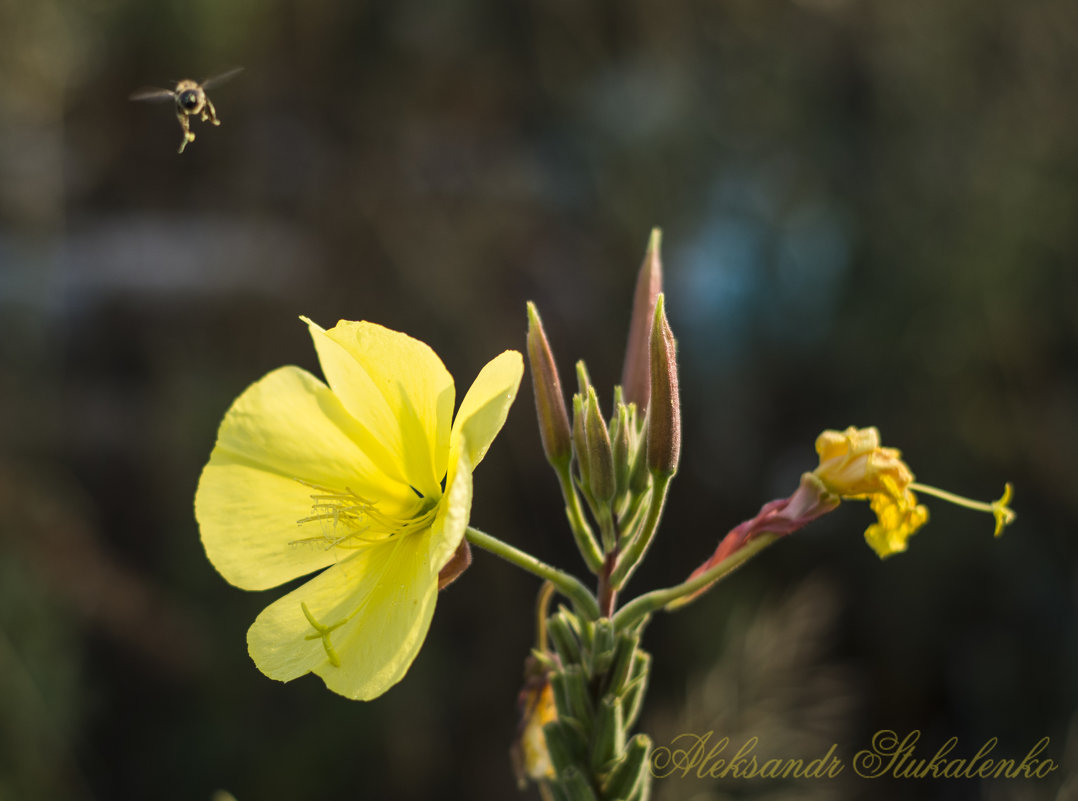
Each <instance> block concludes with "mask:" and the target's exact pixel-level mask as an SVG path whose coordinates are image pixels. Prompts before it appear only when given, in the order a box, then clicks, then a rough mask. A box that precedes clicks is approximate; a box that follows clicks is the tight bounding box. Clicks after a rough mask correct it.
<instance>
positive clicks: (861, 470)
mask: <svg viewBox="0 0 1078 801" xmlns="http://www.w3.org/2000/svg"><path fill="white" fill-rule="evenodd" d="M816 453H818V454H819V456H820V466H819V467H817V468H816V470H815V471H813V473H814V475H815V476H816V477H817V478H819V479H820V480H821V481H822V482H823V483H824V486H826V487H827V489H828V491H829V492H832V493H834V494H835V495H838V496H840V497H842V498H845V499H854V500H863V499H868V501H869V503H870V505H871V507H872V511H874V512H875V513H876V517H877V518H878V521H877V522H876V523H875V524H873V525H871V526H869V527H868V529H867V530H866V531H865V541H866V542H868V544H869V545H870V546H871V547H872V549H873V550H874V551H875V552H876V553H877V554H878V555H879V557H880V558H881V559H884V558H886V557H888V556H891V555H892V554H896V553H901V552H902V551H904V550H906V543H907V541H908V540H909V538H910V537H911V536H913V534H914V533H915V532H916V531H917V529H919V528H920V527H921V526H923V525H924V524H925V523H926V522H927V521H928V510H927V509H926V508H925V507H924V506H921V505H919V504H918V503H917V496H916V495H914V494H913V491H912V490H910V485H911V484H912V483H913V472H912V471H911V470H910V469H909V467H908V466H907V465H906V463H905V462H903V461H902V458H901V457H902V454H901V453H900V452H899V451H898V450H896V449H895V448H884V447H881V446H880V432H879V431H878V430H876V428H874V427H870V428H861V429H858V428H855V427H853V426H850V427H849V428H847V429H846V430H845V431H824V432H823V433H822V434H820V436H819V437H818V438H817V439H816Z"/></svg>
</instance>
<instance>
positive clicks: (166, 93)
mask: <svg viewBox="0 0 1078 801" xmlns="http://www.w3.org/2000/svg"><path fill="white" fill-rule="evenodd" d="M242 70H243V67H236V68H235V69H231V70H229V71H228V72H222V73H221V74H220V75H214V76H213V77H212V78H207V79H206V80H204V81H203V82H202V83H198V82H197V81H191V80H186V79H185V80H182V81H180V82H179V83H177V84H176V88H175V89H157V88H154V87H150V88H147V89H139V90H138V91H137V92H133V93H132V94H131V97H130V99H131V100H146V101H149V102H151V103H158V102H163V101H165V100H172V101H173V102H175V104H176V119H177V120H179V121H180V128H182V129H183V141H182V142H180V149H179V152H180V153H182V152H183V150H184V148H185V147H187V143H188V142H194V141H195V132H194V131H192V130H191V123H190V120H189V118H190V117H194V116H196V115H197V116H198V117H200V118H201V120H202V121H203V122H209V123H212V124H213V125H220V124H221V121H220V120H219V119H217V109H215V108H214V107H213V103H211V102H210V98H209V96H208V95H207V94H206V90H207V89H212V88H213V87H215V86H219V85H220V84H222V83H224V82H225V81H227V80H229V79H230V78H233V77H235V76H236V75H237V74H238V73H239V72H241V71H242Z"/></svg>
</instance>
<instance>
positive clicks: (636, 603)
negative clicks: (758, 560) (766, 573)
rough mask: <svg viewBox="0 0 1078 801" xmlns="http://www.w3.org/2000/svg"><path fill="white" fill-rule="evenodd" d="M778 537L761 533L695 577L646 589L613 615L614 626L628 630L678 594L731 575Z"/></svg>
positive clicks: (674, 599)
mask: <svg viewBox="0 0 1078 801" xmlns="http://www.w3.org/2000/svg"><path fill="white" fill-rule="evenodd" d="M778 538H779V535H778V534H770V533H768V532H764V533H762V534H759V535H758V536H756V537H754V538H753V539H752V540H750V541H749V542H748V544H746V545H744V546H743V547H742V548H740V549H739V550H737V551H735V552H734V553H732V554H730V555H729V556H728V557H727V558H726V559H723V560H722V561H721V562H719V564H717V565H715V567H713V568H711V569H710V570H708V571H706V572H704V573H701V574H700V575H699V576H697V577H696V578H693V579H689V580H688V581H686V582H684V583H682V584H678V585H676V586H674V587H667V588H666V589H662V590H652V591H651V592H648V593H644V594H643V595H641V596H639V597H638V598H634V599H633V600H632V601H630V602H629V603H627V604H626V605H625V606H623V607H622V608H621V610H620V611H619V612H618V613H617V614H616V615H614V630H615V631H626V630H628V629H629V628H631V627H632V626H635V625H636V623H637V622H638V621H640V620H641V619H642V618H645V617H647V616H648V615H650V614H651V613H652V612H655V611H657V610H659V609H662V608H663V607H664V606H666V605H667V604H669V603H671V602H673V601H676V600H678V599H679V598H685V597H687V596H689V595H692V594H693V593H694V592H696V591H697V590H700V589H703V588H704V587H706V586H708V585H709V584H711V583H712V582H714V581H718V580H719V579H721V578H723V577H725V576H727V575H729V574H730V573H732V572H733V571H734V570H735V569H737V568H739V567H741V565H743V564H744V563H745V562H747V561H748V560H749V559H751V558H752V557H754V556H756V554H758V553H759V552H760V551H762V550H763V549H764V548H766V547H767V546H768V545H770V544H771V543H773V542H774V541H775V540H777V539H778Z"/></svg>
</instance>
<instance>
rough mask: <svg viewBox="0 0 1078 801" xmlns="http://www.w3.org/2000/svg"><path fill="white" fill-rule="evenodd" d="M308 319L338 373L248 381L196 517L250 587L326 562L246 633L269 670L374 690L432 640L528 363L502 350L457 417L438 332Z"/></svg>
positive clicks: (370, 693)
mask: <svg viewBox="0 0 1078 801" xmlns="http://www.w3.org/2000/svg"><path fill="white" fill-rule="evenodd" d="M304 321H305V322H306V323H307V324H308V327H309V329H310V333H311V336H312V338H313V340H314V345H315V348H316V350H317V352H318V358H319V361H320V363H321V365H322V371H323V372H324V373H325V376H326V380H327V381H328V384H329V386H326V384H323V383H322V382H321V381H319V380H318V379H317V378H315V377H314V376H313V375H311V374H310V373H308V372H306V371H304V370H301V369H299V368H297V367H282V368H280V369H278V370H275V371H273V372H271V373H270V374H269V375H267V376H265V377H264V378H262V379H261V380H259V381H257V382H255V383H254V384H252V385H251V386H250V387H248V388H247V390H245V391H244V393H243V394H242V395H240V397H239V398H237V399H236V401H235V402H234V403H233V404H232V407H231V408H230V409H229V410H228V412H227V413H226V414H225V418H224V420H223V421H222V422H221V427H220V430H219V431H218V434H217V444H216V446H215V447H214V449H213V452H212V453H211V454H210V459H209V463H208V464H207V465H206V466H205V468H204V469H203V471H202V476H201V478H200V479H199V484H198V491H197V493H196V495H195V516H196V518H197V519H198V523H199V527H200V530H201V534H202V543H203V545H204V546H205V549H206V554H207V556H208V557H209V559H210V561H211V562H212V563H213V565H214V567H216V568H217V570H218V571H219V572H220V573H221V575H222V576H224V578H225V579H226V580H227V581H229V582H230V583H232V584H234V585H236V586H237V587H240V588H243V589H248V590H263V589H268V588H270V587H276V586H278V585H280V584H283V583H285V582H288V581H291V580H292V579H295V578H297V577H299V576H304V575H307V574H308V573H311V572H313V571H316V570H321V571H322V572H320V573H319V574H318V575H317V576H315V577H314V578H313V579H311V580H310V581H308V582H306V583H305V584H303V585H301V586H300V587H298V588H297V589H295V590H293V591H292V592H290V593H288V594H287V595H285V596H284V597H283V598H281V599H279V600H278V601H276V602H275V603H273V604H271V605H270V606H269V607H267V608H266V609H265V610H263V612H262V613H261V614H260V615H259V616H258V617H257V619H256V620H255V622H254V624H253V625H252V626H251V628H250V630H249V631H248V632H247V644H248V649H249V651H250V654H251V658H252V659H253V660H254V662H255V664H256V665H257V666H258V668H259V670H261V671H262V672H263V673H265V674H266V675H267V676H269V677H270V678H273V679H277V680H279V681H290V680H292V679H295V678H298V677H299V676H303V675H305V674H307V673H310V672H314V673H316V674H318V675H319V676H321V677H322V679H323V680H324V681H325V683H326V686H327V687H329V688H330V689H331V690H333V691H334V692H337V693H340V694H341V695H345V696H347V697H349V698H355V699H363V700H366V699H369V698H374V697H376V696H378V695H381V694H382V693H384V692H385V691H386V690H387V689H389V688H390V687H391V686H393V685H394V684H395V683H397V682H398V681H400V679H401V678H402V677H403V676H404V674H405V672H406V671H407V670H408V667H409V666H410V665H411V663H412V661H413V660H414V659H415V656H416V654H417V653H418V651H419V648H420V646H421V645H422V643H423V639H424V638H425V636H426V633H427V629H428V627H429V626H430V620H431V616H432V615H433V613H434V605H435V600H436V598H437V588H438V572H439V570H441V568H442V567H443V566H444V565H445V564H446V563H447V562H448V561H449V560H450V559H451V558H452V556H453V553H454V551H455V550H456V548H457V547H458V545H459V544H460V543H461V541H462V538H463V537H464V531H465V528H466V527H467V524H468V516H469V512H470V509H471V498H472V482H471V473H472V470H473V468H474V467H475V465H477V464H478V463H479V461H480V460H481V459H482V458H483V456H484V455H485V453H486V451H487V448H488V447H489V445H490V443H491V441H492V440H493V439H494V437H495V436H496V435H497V433H498V431H499V430H500V429H501V427H502V424H503V423H504V422H505V418H506V415H507V414H508V411H509V406H510V405H511V404H512V402H513V399H514V398H515V396H516V391H517V387H518V385H519V383H520V378H521V375H522V373H523V361H522V359H521V356H520V354H519V353H517V352H516V351H506V352H504V353H502V354H501V355H499V356H497V357H496V358H495V359H493V360H492V361H491V362H490V363H489V364H487V365H486V366H485V367H484V368H483V369H482V371H480V373H479V376H478V377H477V378H476V380H475V383H474V384H472V387H471V389H469V390H468V393H467V395H466V396H465V398H464V400H463V402H462V403H461V406H460V409H459V410H458V412H457V415H456V418H455V419H453V405H454V385H453V379H452V377H451V376H450V375H449V373H448V372H447V371H446V369H445V367H444V366H443V364H442V362H441V361H440V360H439V358H438V357H437V355H435V353H434V351H432V350H431V349H430V348H429V347H428V346H427V345H425V344H423V343H422V342H419V341H417V340H415V339H412V338H411V337H408V336H406V335H405V334H401V333H398V332H396V331H391V330H389V329H387V328H383V327H381V326H379V325H375V324H373V323H368V322H347V321H342V322H340V323H338V324H337V325H336V326H335V327H334V328H332V329H330V330H329V331H326V330H323V329H322V328H321V327H319V326H318V325H316V324H315V323H312V322H311V321H309V320H306V319H305V318H304ZM323 568H324V569H323Z"/></svg>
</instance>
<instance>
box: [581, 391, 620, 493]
mask: <svg viewBox="0 0 1078 801" xmlns="http://www.w3.org/2000/svg"><path fill="white" fill-rule="evenodd" d="M584 433H585V434H586V435H587V441H588V455H587V459H588V463H589V467H590V472H591V475H590V477H589V479H588V481H589V485H590V486H589V489H590V490H591V496H592V497H593V498H594V499H595V501H596V502H597V503H600V504H609V503H610V502H611V501H612V500H613V499H614V490H615V480H614V453H613V448H612V447H611V444H610V434H609V432H608V431H607V430H606V421H605V420H603V415H602V412H600V411H599V396H598V395H596V394H595V389H594V388H590V387H589V389H588V400H587V409H586V411H585V414H584Z"/></svg>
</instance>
